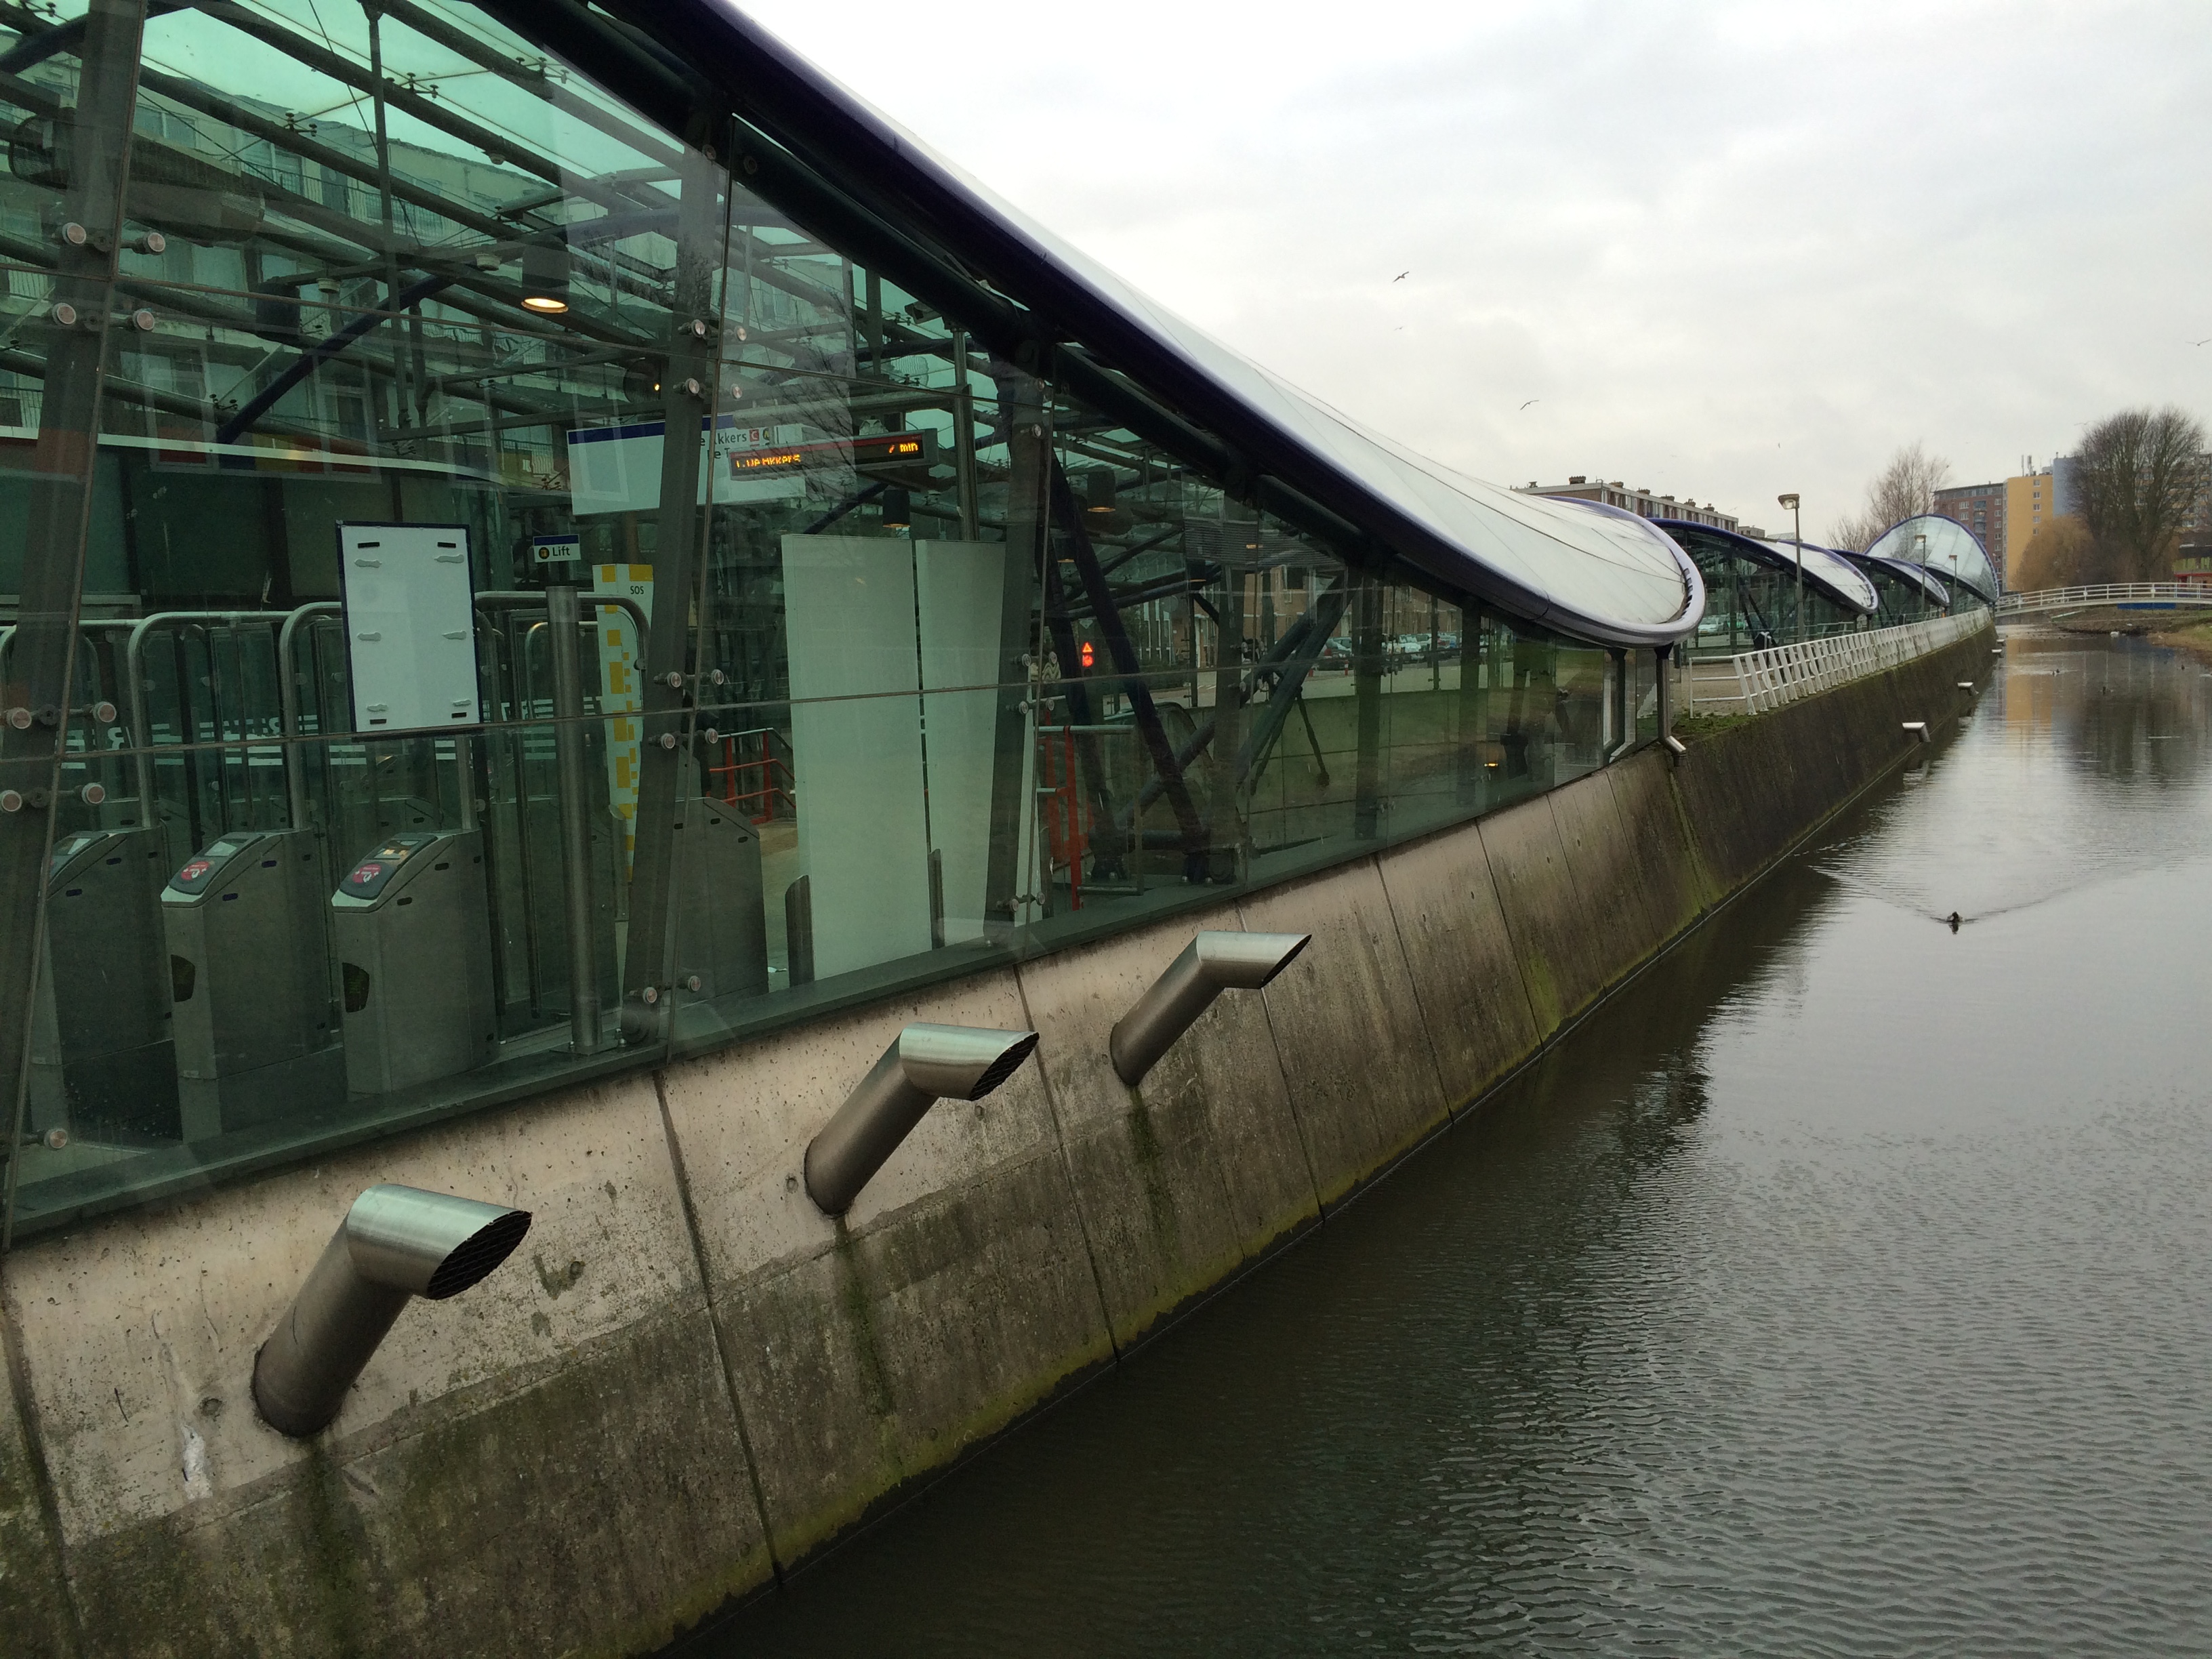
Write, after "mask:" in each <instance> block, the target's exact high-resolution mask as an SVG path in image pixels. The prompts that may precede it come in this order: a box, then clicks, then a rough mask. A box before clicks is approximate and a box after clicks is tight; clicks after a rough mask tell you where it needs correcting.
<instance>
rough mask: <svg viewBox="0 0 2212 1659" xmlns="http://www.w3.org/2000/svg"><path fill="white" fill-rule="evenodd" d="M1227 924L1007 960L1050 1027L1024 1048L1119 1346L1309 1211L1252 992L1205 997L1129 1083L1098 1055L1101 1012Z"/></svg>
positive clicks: (1195, 924) (1307, 1187) (1199, 922)
mask: <svg viewBox="0 0 2212 1659" xmlns="http://www.w3.org/2000/svg"><path fill="white" fill-rule="evenodd" d="M1211 927H1223V928H1232V929H1233V928H1235V927H1237V913H1236V911H1235V909H1234V908H1231V907H1228V906H1224V907H1223V908H1221V909H1219V910H1214V911H1200V912H1197V913H1194V914H1192V915H1184V916H1179V917H1177V918H1176V920H1175V921H1172V922H1170V923H1166V924H1164V925H1162V926H1160V927H1147V928H1144V929H1141V930H1139V931H1138V932H1136V933H1127V934H1123V935H1121V936H1119V937H1117V938H1115V939H1109V940H1106V941H1103V942H1102V943H1100V944H1098V945H1091V946H1089V947H1086V948H1085V949H1081V950H1076V951H1064V952H1061V953H1060V954H1058V955H1054V956H1050V957H1044V958H1043V959H1042V960H1041V961H1037V962H1034V963H1026V964H1024V966H1023V968H1022V969H1021V983H1022V991H1023V995H1024V1000H1025V1002H1026V1005H1027V1006H1028V1009H1029V1012H1030V1020H1031V1022H1032V1024H1035V1025H1036V1028H1037V1029H1038V1030H1048V1031H1050V1032H1051V1033H1052V1034H1053V1042H1052V1044H1051V1046H1050V1047H1049V1048H1041V1049H1040V1050H1039V1052H1038V1055H1037V1060H1038V1063H1039V1064H1040V1065H1041V1066H1042V1067H1043V1068H1044V1076H1045V1080H1046V1084H1047V1085H1048V1092H1049V1094H1050V1097H1051V1099H1052V1103H1053V1109H1054V1114H1055V1115H1056V1116H1057V1118H1058V1121H1059V1124H1060V1136H1061V1139H1062V1143H1063V1145H1064V1146H1065V1148H1066V1158H1067V1167H1068V1176H1069V1179H1070V1181H1071V1182H1072V1183H1073V1188H1074V1191H1075V1196H1076V1202H1077V1205H1078V1206H1079V1209H1080V1212H1081V1214H1082V1218H1083V1225H1084V1229H1085V1233H1086V1235H1087V1236H1088V1237H1089V1240H1090V1243H1091V1252H1092V1259H1093V1260H1094V1261H1095V1262H1096V1263H1097V1270H1098V1288H1099V1293H1100V1295H1101V1296H1102V1297H1103V1299H1104V1302H1105V1306H1106V1310H1107V1315H1108V1317H1109V1321H1110V1322H1111V1326H1112V1329H1113V1334H1114V1340H1115V1345H1116V1346H1117V1347H1123V1348H1126V1347H1127V1346H1129V1345H1130V1344H1131V1343H1133V1342H1134V1341H1136V1340H1138V1339H1139V1338H1140V1337H1141V1336H1142V1335H1143V1334H1145V1333H1146V1331H1147V1330H1149V1329H1150V1328H1152V1326H1153V1325H1154V1324H1155V1323H1156V1322H1158V1320H1159V1319H1161V1318H1162V1317H1163V1316H1165V1315H1167V1314H1169V1313H1170V1312H1172V1311H1173V1310H1175V1309H1176V1308H1177V1307H1180V1306H1181V1305H1182V1304H1184V1303H1186V1302H1188V1301H1189V1300H1191V1299H1192V1298H1193V1297H1197V1296H1200V1295H1202V1294H1204V1293H1205V1292H1206V1291H1207V1290H1209V1289H1211V1288H1212V1286H1213V1285H1217V1284H1218V1283H1219V1282H1220V1281H1221V1280H1222V1279H1224V1278H1225V1277H1227V1276H1228V1275H1229V1274H1230V1273H1232V1272H1234V1271H1235V1270H1236V1269H1237V1267H1239V1266H1240V1265H1242V1264H1243V1263H1244V1262H1246V1261H1250V1260H1252V1259H1254V1258H1255V1257H1257V1256H1260V1255H1264V1254H1265V1253H1266V1252H1267V1250H1268V1249H1271V1248H1273V1246H1274V1245H1275V1244H1276V1243H1279V1242H1280V1241H1281V1240H1283V1239H1284V1238H1285V1237H1288V1236H1290V1235H1291V1234H1293V1233H1295V1232H1297V1231H1298V1230H1300V1229H1301V1228H1303V1227H1304V1226H1305V1225H1308V1224H1310V1223H1311V1222H1313V1221H1316V1220H1318V1219H1319V1218H1320V1215H1321V1206H1320V1201H1319V1200H1318V1198H1317V1196H1316V1194H1315V1191H1314V1184H1313V1175H1312V1171H1311V1170H1310V1169H1309V1168H1308V1166H1307V1163H1306V1155H1305V1148H1304V1140H1303V1139H1302V1138H1301V1136H1300V1134H1299V1132H1298V1125H1297V1119H1296V1118H1295V1117H1294V1116H1293V1115H1292V1114H1291V1101H1290V1091H1289V1089H1288V1087H1287V1085H1285V1082H1284V1080H1283V1073H1282V1067H1281V1065H1280V1064H1279V1061H1278V1060H1277V1058H1276V1054H1275V1048H1274V1043H1273V1040H1272V1038H1271V1037H1270V1036H1269V1033H1268V1029H1267V1006H1266V1005H1265V1004H1264V1003H1263V1002H1262V1000H1261V999H1260V998H1259V997H1258V996H1255V995H1254V994H1251V993H1250V992H1236V991H1232V992H1229V993H1226V994H1224V995H1222V996H1221V997H1220V998H1218V1000H1216V1001H1215V1002H1214V1004H1213V1006H1212V1007H1211V1008H1209V1009H1208V1010H1207V1011H1206V1012H1205V1013H1204V1014H1203V1015H1201V1016H1200V1018H1199V1020H1198V1023H1197V1024H1195V1025H1194V1026H1193V1027H1192V1028H1191V1030H1189V1031H1188V1033H1186V1034H1185V1036H1183V1038H1182V1041H1181V1042H1178V1043H1177V1044H1176V1046H1175V1047H1174V1048H1170V1050H1169V1051H1168V1053H1167V1054H1166V1055H1165V1056H1164V1058H1163V1059H1162V1060H1160V1062H1159V1063H1158V1065H1157V1066H1154V1067H1153V1069H1152V1073H1151V1075H1149V1076H1148V1077H1146V1079H1145V1083H1144V1086H1143V1088H1142V1089H1141V1090H1139V1089H1132V1088H1130V1087H1129V1086H1128V1085H1126V1084H1124V1083H1123V1082H1122V1081H1121V1079H1120V1077H1118V1076H1117V1075H1115V1071H1114V1067H1113V1064H1112V1062H1111V1060H1109V1058H1108V1055H1107V1037H1108V1034H1109V1032H1111V1030H1113V1027H1114V1022H1115V1020H1117V1019H1119V1018H1121V1016H1122V1015H1123V1014H1124V1013H1126V1012H1127V1011H1128V1009H1129V1008H1130V1007H1131V1006H1132V1005H1133V1004H1134V1003H1135V1001H1136V1000H1137V999H1138V997H1139V995H1141V994H1143V992H1144V991H1145V989H1146V987H1147V986H1149V985H1150V984H1151V983H1152V981H1153V980H1154V979H1155V978H1157V977H1158V975H1159V974H1160V972H1161V971H1162V970H1163V969H1165V968H1166V966H1167V965H1168V963H1170V962H1171V961H1173V960H1174V958H1175V957H1176V953H1177V952H1179V951H1181V950H1182V948H1183V946H1184V945H1186V944H1187V943H1188V941H1189V939H1190V936H1191V935H1192V934H1193V933H1197V932H1199V931H1200V929H1203V928H1211Z"/></svg>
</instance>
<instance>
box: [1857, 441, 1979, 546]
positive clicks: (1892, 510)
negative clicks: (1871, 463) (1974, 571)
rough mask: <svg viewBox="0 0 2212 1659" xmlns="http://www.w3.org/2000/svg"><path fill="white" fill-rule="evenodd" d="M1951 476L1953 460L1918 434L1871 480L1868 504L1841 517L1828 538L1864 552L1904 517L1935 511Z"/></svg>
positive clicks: (1867, 496) (1868, 486)
mask: <svg viewBox="0 0 2212 1659" xmlns="http://www.w3.org/2000/svg"><path fill="white" fill-rule="evenodd" d="M1950 478H1951V463H1950V462H1948V461H1947V460H1945V459H1943V458H1942V456H1941V455H1931V454H1929V453H1928V448H1927V446H1926V445H1924V444H1923V443H1922V442H1921V441H1919V440H1918V439H1917V438H1916V439H1914V440H1913V441H1911V443H1909V444H1906V445H1905V447H1903V448H1901V449H1899V451H1898V452H1897V453H1896V454H1894V455H1893V456H1891V457H1890V458H1889V465H1887V466H1885V467H1884V468H1882V470H1881V471H1880V472H1878V473H1876V474H1875V477H1874V478H1873V480H1872V481H1871V482H1870V483H1868V485H1867V491H1866V501H1865V502H1864V504H1863V505H1862V506H1861V507H1860V508H1859V510H1858V511H1857V512H1856V513H1845V514H1844V515H1843V517H1841V518H1839V519H1838V520H1836V521H1835V524H1834V525H1833V526H1832V527H1831V528H1830V530H1829V532H1828V539H1829V540H1830V541H1831V542H1832V543H1833V544H1835V545H1836V546H1838V547H1848V548H1850V549H1853V550H1857V551H1860V552H1863V551H1864V550H1866V549H1868V548H1869V547H1871V546H1872V545H1873V544H1874V543H1875V540H1876V538H1879V537H1880V536H1881V532H1883V531H1885V530H1887V529H1888V528H1889V527H1890V526H1892V525H1893V524H1895V523H1897V522H1898V521H1899V520H1900V519H1909V518H1911V517H1912V516H1913V515H1914V514H1915V513H1932V512H1934V511H1935V510H1936V491H1937V490H1939V489H1942V487H1943V486H1944V485H1945V484H1946V483H1949V482H1950Z"/></svg>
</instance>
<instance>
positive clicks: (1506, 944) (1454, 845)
mask: <svg viewBox="0 0 2212 1659" xmlns="http://www.w3.org/2000/svg"><path fill="white" fill-rule="evenodd" d="M1376 865H1377V866H1378V867H1379V869H1380V872H1381V875H1382V879H1383V888H1384V890H1385V891H1387V892H1388V893H1389V898H1390V909H1391V914H1392V915H1394V916H1395V917H1396V919H1397V922H1398V937H1399V940H1400V943H1401V945H1402V946H1403V948H1404V950H1405V953H1406V965H1407V972H1408V974H1409V975H1410V976H1411V978H1412V980H1413V989H1414V994H1415V995H1416V996H1417V997H1418V998H1419V1001H1420V1010H1421V1017H1422V1020H1423V1023H1424V1024H1425V1025H1426V1027H1427V1029H1428V1033H1429V1040H1430V1042H1431V1047H1432V1048H1433V1049H1434V1052H1435V1054H1436V1060H1437V1073H1438V1075H1439V1078H1440V1080H1441V1082H1442V1084H1443V1090H1444V1095H1445V1098H1446V1100H1447V1101H1448V1102H1449V1103H1450V1105H1451V1106H1452V1107H1453V1108H1454V1109H1458V1108H1459V1107H1461V1106H1463V1105H1465V1104H1466V1103H1468V1102H1469V1101H1471V1100H1473V1099H1474V1097H1476V1096H1477V1095H1479V1094H1480V1093H1481V1092H1482V1091H1484V1090H1485V1089H1486V1088H1488V1087H1489V1086H1490V1085H1492V1083H1495V1082H1496V1081H1497V1080H1498V1079H1499V1078H1501V1077H1503V1076H1504V1074H1505V1073H1507V1072H1509V1071H1510V1070H1511V1069H1512V1068H1513V1067H1514V1066H1516V1065H1518V1064H1519V1063H1520V1062H1521V1060H1522V1058H1523V1057H1524V1056H1526V1055H1527V1054H1528V1053H1529V1052H1530V1051H1531V1050H1533V1049H1534V1048H1535V1047H1536V1044H1537V1043H1538V1042H1539V1041H1540V1040H1541V1035H1542V1034H1541V1032H1540V1031H1539V1030H1537V1027H1536V1017H1535V1015H1534V1012H1532V1011H1531V1009H1530V1007H1529V1006H1528V987H1527V986H1526V984H1525V982H1524V981H1523V977H1522V971H1521V965H1520V963H1519V962H1518V961H1516V957H1515V955H1514V946H1513V941H1512V939H1511V938H1510V936H1509V935H1508V933H1507V931H1506V927H1505V914H1504V910H1503V909H1502V908H1500V907H1499V904H1498V884H1497V882H1496V879H1495V878H1494V877H1493V876H1492V872H1491V867H1490V855H1489V853H1488V851H1487V850H1486V848H1485V846H1484V843H1483V839H1482V837H1481V836H1480V835H1479V834H1470V833H1469V832H1468V830H1467V829H1465V828H1464V827H1462V828H1460V829H1447V830H1443V831H1441V832H1440V833H1438V834H1437V835H1434V836H1429V837H1427V838H1426V839H1425V840H1422V841H1417V842H1408V843H1407V845H1405V846H1403V847H1395V848H1391V849H1390V850H1389V852H1387V853H1384V854H1380V855H1379V856H1378V857H1377V859H1376Z"/></svg>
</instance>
